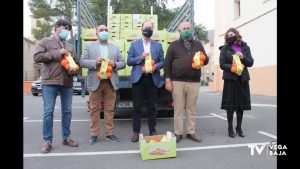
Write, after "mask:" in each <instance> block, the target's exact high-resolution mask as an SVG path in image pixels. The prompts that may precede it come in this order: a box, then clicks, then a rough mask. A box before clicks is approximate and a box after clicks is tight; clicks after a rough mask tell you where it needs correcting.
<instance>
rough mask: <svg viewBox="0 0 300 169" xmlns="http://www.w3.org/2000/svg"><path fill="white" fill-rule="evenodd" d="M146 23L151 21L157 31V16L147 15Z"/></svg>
mask: <svg viewBox="0 0 300 169" xmlns="http://www.w3.org/2000/svg"><path fill="white" fill-rule="evenodd" d="M145 21H151V22H152V23H153V25H154V28H153V30H157V25H158V22H157V15H145Z"/></svg>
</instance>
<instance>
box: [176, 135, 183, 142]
mask: <svg viewBox="0 0 300 169" xmlns="http://www.w3.org/2000/svg"><path fill="white" fill-rule="evenodd" d="M175 136H176V143H178V142H179V141H180V140H182V135H180V134H175Z"/></svg>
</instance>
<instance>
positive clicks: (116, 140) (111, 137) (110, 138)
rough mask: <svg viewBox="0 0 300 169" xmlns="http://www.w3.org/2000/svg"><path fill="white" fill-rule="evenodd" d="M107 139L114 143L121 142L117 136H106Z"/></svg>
mask: <svg viewBox="0 0 300 169" xmlns="http://www.w3.org/2000/svg"><path fill="white" fill-rule="evenodd" d="M106 139H107V140H109V141H112V142H119V141H120V140H119V139H118V138H117V137H116V136H115V135H113V134H112V135H109V136H106Z"/></svg>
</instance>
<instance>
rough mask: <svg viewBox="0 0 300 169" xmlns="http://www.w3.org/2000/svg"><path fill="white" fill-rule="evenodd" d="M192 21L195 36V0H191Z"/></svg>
mask: <svg viewBox="0 0 300 169" xmlns="http://www.w3.org/2000/svg"><path fill="white" fill-rule="evenodd" d="M190 18H191V19H190V21H191V24H192V27H193V36H194V34H195V31H194V28H195V23H194V0H190Z"/></svg>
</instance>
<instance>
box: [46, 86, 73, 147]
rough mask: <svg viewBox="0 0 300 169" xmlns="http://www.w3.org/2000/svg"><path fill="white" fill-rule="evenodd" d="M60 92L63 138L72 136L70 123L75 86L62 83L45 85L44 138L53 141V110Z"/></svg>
mask: <svg viewBox="0 0 300 169" xmlns="http://www.w3.org/2000/svg"><path fill="white" fill-rule="evenodd" d="M58 92H59V93H60V100H61V127H62V132H61V134H62V138H63V139H66V138H67V137H69V136H70V134H71V131H70V125H71V118H72V113H71V110H72V97H73V88H72V87H66V86H61V85H43V86H42V94H43V100H44V113H43V139H44V140H45V141H52V139H53V112H54V108H55V101H56V97H57V95H58Z"/></svg>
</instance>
